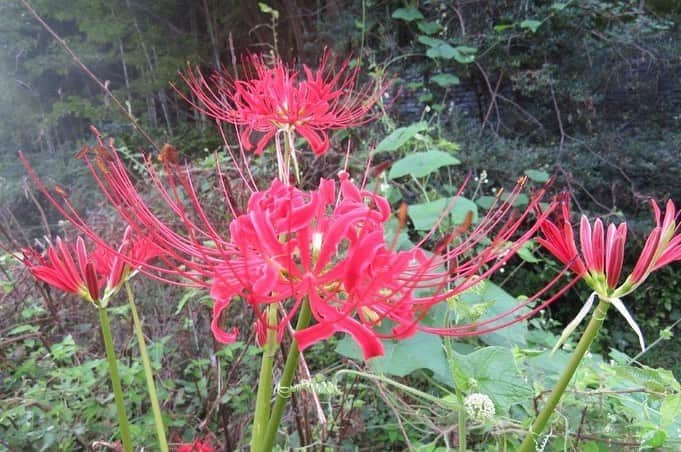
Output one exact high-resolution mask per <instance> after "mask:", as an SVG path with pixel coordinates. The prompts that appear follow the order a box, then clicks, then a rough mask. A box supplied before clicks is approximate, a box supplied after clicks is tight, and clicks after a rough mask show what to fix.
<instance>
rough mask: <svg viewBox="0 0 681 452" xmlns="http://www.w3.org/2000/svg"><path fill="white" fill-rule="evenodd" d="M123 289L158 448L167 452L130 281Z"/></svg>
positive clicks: (151, 374)
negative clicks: (130, 317)
mask: <svg viewBox="0 0 681 452" xmlns="http://www.w3.org/2000/svg"><path fill="white" fill-rule="evenodd" d="M125 291H126V292H127V294H128V303H129V304H130V312H132V322H133V328H134V330H135V336H136V337H137V344H138V346H139V349H140V357H141V358H142V365H143V366H144V377H145V379H146V380H147V391H148V392H149V399H151V411H152V412H153V413H154V427H155V428H156V437H157V438H158V445H159V450H160V451H161V452H168V440H167V439H166V432H165V427H164V425H163V417H162V416H161V407H160V406H159V404H158V397H157V396H156V386H155V385H154V373H153V371H152V369H151V361H150V360H149V353H148V352H147V345H146V343H145V341H144V334H143V333H142V323H141V322H140V319H139V316H138V315H137V308H136V307H135V297H134V296H133V294H132V289H131V288H130V283H129V282H128V281H125Z"/></svg>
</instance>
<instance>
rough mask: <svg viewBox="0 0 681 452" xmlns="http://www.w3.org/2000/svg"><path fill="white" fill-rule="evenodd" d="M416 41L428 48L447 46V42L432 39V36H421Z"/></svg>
mask: <svg viewBox="0 0 681 452" xmlns="http://www.w3.org/2000/svg"><path fill="white" fill-rule="evenodd" d="M416 40H417V41H418V42H420V43H421V44H424V45H427V46H428V47H437V46H441V45H444V44H447V42H445V41H443V40H442V39H437V38H431V37H430V36H425V35H419V36H418V37H417V38H416Z"/></svg>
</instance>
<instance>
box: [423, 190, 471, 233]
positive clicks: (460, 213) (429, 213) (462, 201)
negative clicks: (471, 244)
mask: <svg viewBox="0 0 681 452" xmlns="http://www.w3.org/2000/svg"><path fill="white" fill-rule="evenodd" d="M451 201H452V198H440V199H437V200H435V201H430V202H424V203H420V204H412V205H410V206H409V217H410V218H411V220H412V222H413V223H414V228H415V229H417V230H419V231H429V230H430V229H432V227H433V226H434V225H435V223H436V222H437V221H438V219H439V218H440V216H441V215H442V213H443V212H444V211H445V209H446V208H448V207H449V204H450V203H451ZM468 212H473V222H475V221H476V220H477V218H478V207H477V206H476V205H475V203H474V202H473V201H471V200H470V199H468V198H464V197H463V196H458V197H456V202H455V203H454V206H453V207H452V209H451V211H450V212H449V214H448V215H447V216H445V218H444V219H443V221H450V222H452V223H454V224H461V223H463V222H464V221H465V220H466V215H468Z"/></svg>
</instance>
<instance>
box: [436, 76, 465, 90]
mask: <svg viewBox="0 0 681 452" xmlns="http://www.w3.org/2000/svg"><path fill="white" fill-rule="evenodd" d="M431 80H432V81H433V82H435V83H436V84H438V85H439V86H441V87H443V88H449V87H450V86H453V85H458V84H459V83H461V80H459V77H457V76H456V75H453V74H437V75H434V76H433V77H431Z"/></svg>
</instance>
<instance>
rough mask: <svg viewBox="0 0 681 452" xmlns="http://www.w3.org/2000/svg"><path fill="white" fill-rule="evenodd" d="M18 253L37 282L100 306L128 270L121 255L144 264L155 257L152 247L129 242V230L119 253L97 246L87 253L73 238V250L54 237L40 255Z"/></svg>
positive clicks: (142, 242)
mask: <svg viewBox="0 0 681 452" xmlns="http://www.w3.org/2000/svg"><path fill="white" fill-rule="evenodd" d="M21 251H22V254H23V259H22V262H23V263H24V265H26V266H27V267H28V269H29V271H30V272H31V274H32V275H33V276H34V277H35V278H36V279H39V280H40V281H43V282H46V283H47V284H49V285H51V286H53V287H55V288H57V289H59V290H62V291H64V292H69V293H74V294H77V295H79V296H80V297H81V298H84V299H86V300H87V301H89V302H91V303H93V304H95V305H97V306H101V307H105V306H106V305H107V303H108V300H109V297H110V296H111V295H113V293H114V292H115V291H117V289H118V286H119V285H120V284H121V283H122V282H123V281H124V280H125V279H126V278H127V277H128V275H129V273H130V271H131V268H130V266H129V265H128V264H126V262H125V261H124V260H123V259H122V258H121V256H122V255H123V254H134V255H135V258H136V259H139V260H140V261H144V262H146V261H147V260H149V259H151V258H153V257H155V256H156V255H157V250H156V247H154V246H153V244H151V243H150V242H148V241H146V240H139V239H138V240H133V239H131V238H130V232H129V230H126V234H125V238H124V241H123V244H122V245H121V247H120V248H119V250H118V252H113V251H112V250H110V249H108V248H106V247H103V246H97V247H96V248H95V250H94V251H93V252H91V253H88V251H87V249H86V248H85V242H84V240H83V238H82V237H78V238H77V239H76V245H75V247H74V246H70V245H69V244H68V243H66V242H64V241H63V240H62V239H61V238H59V237H57V240H56V244H55V245H54V246H52V245H50V247H49V248H48V249H47V251H46V252H45V253H43V254H41V253H39V252H38V251H37V250H35V249H33V248H25V249H22V250H21ZM74 255H75V259H74Z"/></svg>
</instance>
